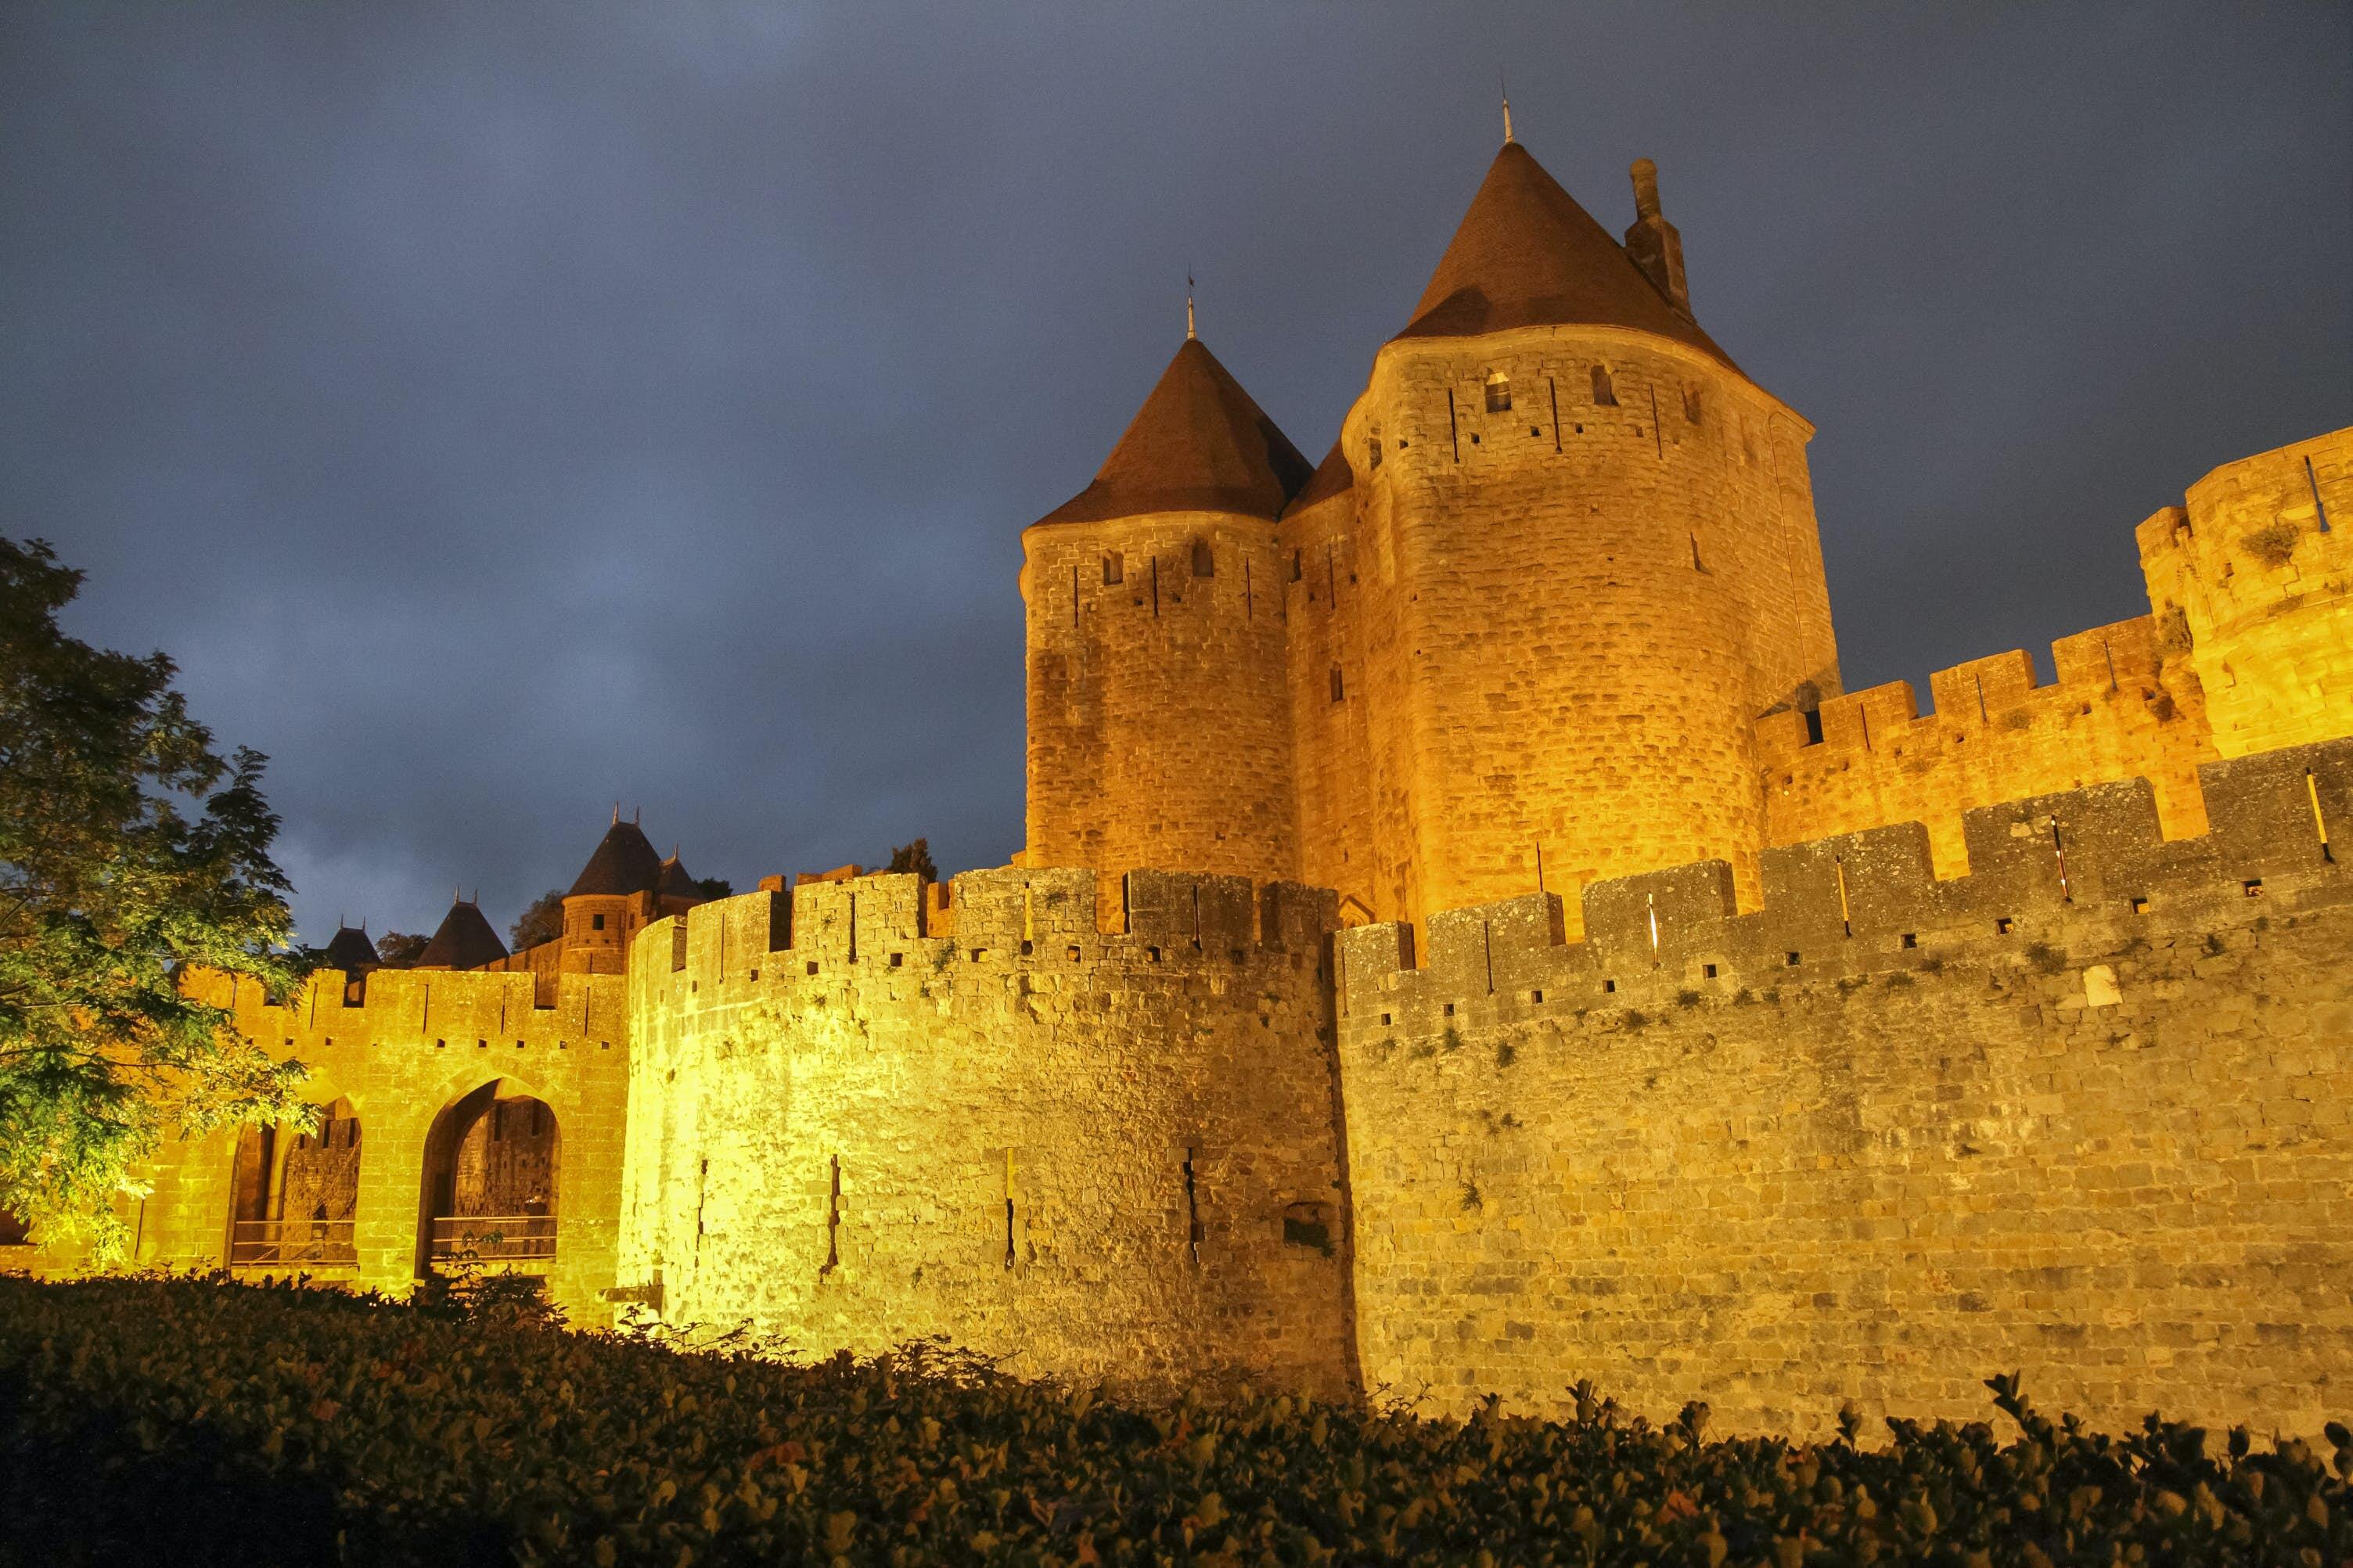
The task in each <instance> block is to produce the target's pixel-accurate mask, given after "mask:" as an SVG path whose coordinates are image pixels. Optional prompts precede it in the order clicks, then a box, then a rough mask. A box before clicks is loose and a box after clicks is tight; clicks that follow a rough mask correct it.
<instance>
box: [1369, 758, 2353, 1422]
mask: <svg viewBox="0 0 2353 1568" xmlns="http://www.w3.org/2000/svg"><path fill="white" fill-rule="evenodd" d="M2200 776H2201V780H2202V784H2203V789H2204V800H2205V807H2206V813H2207V816H2208V818H2209V821H2210V823H2211V828H2210V831H2209V832H2207V833H2206V834H2204V835H2202V836H2200V837H2195V838H2189V839H2179V840H2168V838H2167V837H2165V836H2164V834H2163V833H2162V831H2161V830H2160V825H2159V822H2158V811H2157V807H2156V801H2155V797H2154V794H2153V792H2152V790H2151V789H2150V788H2149V786H2148V784H2147V783H2146V782H2144V781H2140V780H2135V781H2132V782H2130V783H2126V784H2104V785H2099V786H2096V787H2094V788H2091V789H2086V790H2082V791H2073V792H2067V793H2063V794H2058V795H2042V796H2038V797H2034V798H2031V799H2027V800H2021V801H2015V802H2010V803H2006V804H2004V805H1999V806H1991V807H1986V808H1982V809H1978V810H1974V811H1970V812H1968V813H1967V814H1966V816H1965V817H1964V832H1965V837H1966V848H1967V852H1968V866H1969V868H1970V870H1969V873H1968V875H1967V876H1965V877H1960V878H1957V879H1941V880H1940V879H1937V878H1936V875H1935V868H1934V865H1933V862H1932V857H1931V853H1930V847H1929V841H1928V835H1927V834H1926V831H1925V830H1924V829H1922V828H1921V827H1920V826H1917V825H1905V826H1895V827H1888V828H1881V829H1874V830H1873V831H1870V832H1865V833H1859V834H1854V835H1851V836H1847V837H1841V838H1834V839H1829V840H1823V841H1820V842H1816V843H1811V844H1804V845H1797V846H1789V847H1782V848H1778V849H1774V850H1769V851H1767V854H1766V856H1765V857H1764V860H1763V866H1762V875H1763V880H1764V885H1765V898H1764V903H1763V906H1762V908H1760V909H1758V910H1754V911H1752V912H1749V913H1746V914H1744V913H1740V912H1737V910H1736V908H1735V906H1734V902H1733V900H1732V896H1731V882H1730V877H1729V873H1728V870H1727V868H1725V866H1724V865H1722V864H1721V863H1707V864H1703V865H1698V866H1691V867H1683V868H1677V869H1673V870H1669V871H1662V872H1658V873H1655V874H1652V875H1649V876H1642V877H1635V878H1630V879H1625V880H1622V881H1617V882H1610V883H1604V884H1599V885H1597V886H1595V887H1592V888H1589V889H1587V890H1586V897H1585V910H1584V913H1585V930H1586V939H1585V940H1584V941H1583V942H1577V943H1566V942H1561V941H1560V939H1559V935H1560V931H1561V929H1562V923H1563V922H1562V918H1561V910H1560V909H1559V904H1558V901H1557V900H1555V899H1551V898H1547V897H1538V896H1530V897H1526V898H1522V899H1517V900H1509V901H1507V902H1504V903H1501V904H1495V905H1489V906H1486V907H1483V908H1480V909H1473V910H1458V911H1454V912H1452V913H1450V914H1445V915H1440V916H1436V917H1433V918H1432V919H1431V920H1430V921H1429V922H1428V928H1427V933H1426V940H1425V942H1423V943H1422V944H1420V945H1421V948H1422V951H1421V952H1419V953H1417V952H1416V951H1415V947H1416V944H1415V943H1414V942H1412V940H1411V937H1410V933H1409V931H1408V930H1407V929H1406V928H1401V927H1397V926H1375V927H1366V928H1364V929H1361V930H1356V931H1346V932H1344V933H1342V935H1341V937H1340V939H1339V941H1338V943H1337V947H1338V952H1339V967H1340V976H1339V988H1340V990H1339V994H1340V1016H1339V1030H1340V1042H1341V1058H1342V1062H1343V1076H1344V1081H1345V1086H1346V1121H1347V1127H1346V1134H1347V1138H1348V1143H1349V1149H1350V1154H1351V1161H1352V1167H1353V1177H1352V1188H1353V1192H1354V1195H1355V1198H1356V1234H1357V1259H1358V1268H1357V1279H1356V1289H1357V1300H1358V1310H1359V1314H1360V1324H1361V1337H1360V1346H1361V1355H1362V1358H1363V1363H1364V1371H1365V1375H1366V1379H1367V1382H1368V1383H1371V1384H1384V1383H1386V1384H1390V1385H1392V1386H1395V1387H1398V1388H1401V1389H1406V1390H1409V1391H1421V1392H1423V1393H1425V1394H1426V1396H1427V1398H1428V1399H1429V1400H1430V1403H1431V1404H1432V1405H1434V1406H1436V1407H1440V1408H1448V1409H1457V1410H1459V1409H1461V1408H1464V1407H1465V1406H1466V1405H1468V1404H1469V1402H1470V1401H1471V1400H1472V1398H1473V1397H1475V1395H1477V1394H1480V1393H1482V1392H1485V1391H1495V1392H1500V1393H1503V1394H1505V1395H1506V1396H1507V1399H1508V1400H1510V1401H1511V1402H1513V1403H1516V1404H1520V1405H1523V1407H1525V1406H1527V1405H1533V1406H1535V1407H1536V1408H1538V1409H1542V1410H1557V1409H1559V1408H1561V1407H1562V1406H1563V1402H1564V1398H1565V1395H1564V1393H1563V1390H1564V1389H1565V1387H1566V1386H1567V1384H1570V1383H1572V1382H1574V1381H1575V1379H1576V1378H1577V1377H1578V1376H1581V1375H1589V1376H1591V1377H1593V1378H1594V1379H1595V1380H1596V1381H1597V1382H1598V1383H1599V1384H1601V1385H1602V1386H1603V1387H1605V1388H1607V1389H1609V1390H1610V1391H1612V1392H1614V1393H1617V1394H1620V1395H1621V1396H1630V1397H1631V1398H1632V1399H1633V1401H1634V1402H1635V1403H1636V1404H1638V1405H1640V1406H1641V1407H1642V1408H1644V1409H1646V1410H1650V1411H1652V1412H1653V1413H1659V1414H1672V1412H1673V1410H1674V1409H1675V1408H1677V1407H1678V1406H1679V1405H1681V1403H1682V1402H1683V1401H1684V1400H1686V1399H1704V1400H1707V1401H1709V1402H1710V1403H1711V1404H1712V1405H1714V1407H1715V1411H1716V1414H1717V1416H1718V1418H1719V1419H1728V1420H1731V1421H1733V1422H1735V1423H1736V1424H1738V1425H1740V1426H1747V1427H1759V1428H1761V1427H1767V1426H1770V1427H1776V1428H1780V1429H1788V1428H1792V1427H1794V1428H1795V1429H1798V1430H1800V1431H1819V1430H1822V1429H1824V1428H1825V1427H1826V1426H1828V1425H1829V1424H1830V1423H1831V1417H1832V1415H1834V1413H1835V1412H1836V1410H1837V1408H1838V1406H1839V1405H1840V1404H1841V1402H1842V1401H1845V1400H1849V1399H1852V1400H1853V1401H1854V1402H1855V1403H1856V1404H1857V1405H1859V1406H1861V1407H1862V1409H1863V1411H1864V1413H1865V1414H1866V1415H1872V1414H1875V1413H1881V1412H1883V1413H1888V1414H1899V1415H1953V1416H1977V1415H1982V1405H1983V1390H1982V1388H1981V1386H1980V1384H1979V1380H1980V1379H1981V1378H1983V1377H1984V1376H1987V1375H1989V1374H1990V1373H1991V1372H1993V1371H1998V1370H2008V1369H2015V1368H2021V1367H2022V1368H2023V1369H2024V1371H2025V1373H2026V1379H2027V1385H2028V1387H2029V1388H2030V1389H2031V1390H2034V1391H2036V1392H2037V1394H2038V1397H2039V1398H2040V1399H2042V1401H2043V1402H2044V1403H2046V1404H2052V1405H2068V1406H2070V1407H2073V1408H2077V1409H2082V1410H2086V1411H2089V1412H2093V1413H2096V1414H2098V1415H2101V1416H2102V1417H2103V1418H2105V1419H2113V1420H2123V1419H2128V1418H2130V1417H2131V1416H2132V1415H2134V1414H2135V1413H2137V1412H2139V1411H2144V1410H2147V1409H2148V1408H2151V1407H2153V1406H2159V1405H2161V1406H2163V1407H2164V1408H2166V1409H2167V1410H2168V1411H2179V1412H2181V1413H2182V1414H2183V1415H2186V1416H2189V1417H2192V1418H2197V1419H2201V1420H2211V1421H2218V1422H2230V1421H2242V1420H2244V1421H2256V1420H2260V1421H2263V1422H2266V1423H2270V1424H2274V1425H2277V1426H2284V1427H2287V1428H2289V1429H2296V1428H2299V1427H2304V1426H2316V1424H2317V1422H2318V1419H2319V1417H2320V1415H2321V1413H2322V1411H2323V1407H2325V1406H2327V1405H2329V1404H2331V1402H2332V1401H2334V1402H2335V1403H2341V1402H2342V1401H2341V1390H2342V1387H2343V1382H2344V1380H2345V1379H2347V1378H2348V1377H2353V1308H2348V1305H2347V1301H2346V1298H2345V1293H2344V1289H2343V1283H2344V1280H2345V1279H2347V1278H2348V1275H2353V1243H2348V1241H2347V1240H2346V1239H2345V1238H2346V1237H2348V1235H2353V1229H2348V1225H2347V1221H2348V1218H2353V1210H2348V1200H2347V1196H2346V1194H2347V1192H2348V1183H2353V1055H2348V1048H2347V1046H2348V1036H2353V989H2348V984H2347V982H2346V980H2345V975H2346V974H2347V973H2353V876H2348V868H2347V866H2346V864H2345V859H2346V856H2345V846H2346V845H2347V843H2348V841H2353V742H2332V743H2327V744H2320V745H2314V746H2307V747H2302V748H2296V749H2292V750H2286V751H2280V752H2270V753H2266V754H2263V755H2261V756H2257V757H2253V758H2248V759H2244V760H2241V761H2235V762H2226V763H2209V764H2207V765H2206V766H2205V767H2204V768H2202V769H2201V770H2200ZM2332 1390H2335V1391H2336V1392H2335V1393H2332V1392H2331V1391H2332Z"/></svg>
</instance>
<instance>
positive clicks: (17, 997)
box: [0, 538, 316, 1261]
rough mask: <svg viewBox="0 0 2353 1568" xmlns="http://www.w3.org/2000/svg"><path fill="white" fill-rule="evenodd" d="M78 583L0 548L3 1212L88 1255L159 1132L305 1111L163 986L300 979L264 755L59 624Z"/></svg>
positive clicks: (49, 559)
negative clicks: (84, 1244) (193, 980)
mask: <svg viewBox="0 0 2353 1568" xmlns="http://www.w3.org/2000/svg"><path fill="white" fill-rule="evenodd" d="M81 580H82V574H80V573H79V572H77V571H74V570H72V569H70V568H68V567H63V566H59V565H58V563H57V555H56V552H55V551H53V550H52V549H51V548H50V547H49V546H48V545H47V543H45V542H41V541H39V540H32V541H29V542H21V543H20V542H16V541H14V540H9V539H5V538H0V1208H5V1209H8V1210H11V1211H13V1212H14V1213H16V1215H18V1216H19V1217H20V1218H22V1219H23V1220H24V1221H26V1223H27V1224H29V1225H30V1226H32V1227H33V1229H34V1231H35V1233H36V1234H37V1235H39V1236H42V1237H46V1238H49V1239H69V1238H73V1237H83V1238H87V1239H88V1240H89V1241H90V1244H91V1249H92V1253H93V1256H94V1257H95V1258H97V1259H99V1260H101V1261H103V1260H107V1259H110V1258H115V1257H118V1256H120V1254H121V1247H122V1243H123V1241H124V1239H125V1236H126V1231H127V1227H126V1226H124V1225H123V1224H122V1222H121V1219H120V1218H119V1217H118V1216H117V1215H115V1213H114V1211H113V1200H114V1198H115V1197H116V1195H117V1194H132V1195H138V1194H142V1193H143V1191H144V1189H143V1186H142V1184H141V1182H140V1180H139V1174H138V1167H139V1165H140V1163H141V1162H142V1161H143V1160H144V1159H146V1158H147V1157H148V1156H149V1155H151V1154H152V1153H153V1151H154V1149H155V1148H156V1146H157V1144H158V1143H159V1142H160V1141H161V1140H162V1138H163V1137H164V1134H165V1133H166V1132H167V1131H181V1132H185V1133H188V1134H198V1133H203V1132H206V1131H211V1130H212V1129H214V1128H216V1127H220V1126H224V1125H228V1124H234V1123H240V1122H256V1121H290V1122H293V1123H294V1124H296V1125H298V1126H302V1127H311V1126H313V1125H315V1117H316V1113H315V1112H314V1111H312V1110H311V1108H310V1107H308V1106H306V1105H304V1104H303V1103H302V1101H301V1095H300V1089H301V1081H302V1078H303V1073H304V1069H303V1068H302V1067H301V1064H300V1063H297V1062H275V1061H272V1060H271V1059H270V1058H269V1055H268V1054H267V1053H266V1052H264V1051H263V1050H262V1049H261V1047H259V1046H258V1045H256V1044H255V1043H254V1042H252V1041H250V1040H248V1039H246V1038H245V1037H242V1036H241V1035H239V1034H237V1030H236V1027H235V1024H234V1020H233V1018H232V1016H231V1015H230V1014H229V1013H228V1012H227V1010H226V1009H224V1008H221V1007H217V1006H214V1005H209V1004H207V1003H206V1002H205V1001H203V1000H201V999H199V998H198V997H196V996H194V995H191V994H187V993H186V992H185V991H183V989H182V988H181V985H180V984H179V980H180V975H181V973H182V972H183V971H184V970H185V969H187V968H190V967H202V968H206V969H209V970H213V971H215V972H216V973H222V974H226V975H229V976H233V977H237V978H238V979H241V980H250V981H256V982H259V984H260V985H261V987H262V989H263V991H264V992H265V994H269V995H271V996H273V997H280V998H282V997H284V996H286V995H288V994H290V993H291V991H292V990H293V988H294V986H295V985H296V984H299V983H300V981H301V977H302V973H303V967H304V964H303V961H302V960H301V958H300V957H298V956H297V955H295V954H294V953H293V952H292V951H291V950H290V946H289V942H290V937H291V935H292V921H291V918H290V914H289V912H288V910H287V907H286V899H285V894H286V893H287V892H288V890H289V887H288V883H287V881H286V878H285V876H284V875H283V873H281V872H280V870H279V868H278V867H277V866H276V865H275V864H274V863H272V861H271V860H270V858H269V845H270V841H271V840H272V839H273V838H274V837H276V836H277V832H278V818H277V816H275V815H274V814H272V813H271V811H270V810H269V805H268V804H267V803H266V802H264V800H263V799H262V795H261V773H262V766H263V763H264V762H265V761H266V760H267V759H265V758H264V757H262V756H261V754H260V753H259V752H252V751H248V750H247V749H245V748H243V747H239V748H238V749H237V751H236V752H233V753H232V754H231V756H230V757H229V759H228V760H227V761H224V760H223V759H222V758H221V757H220V756H218V755H217V754H216V753H215V752H214V751H213V738H212V734H211V731H208V730H206V728H205V727H204V726H203V725H201V724H199V723H197V722H195V721H194V720H193V719H191V718H189V716H188V712H187V708H186V704H185V700H183V699H182V697H181V696H180V694H179V693H178V692H176V691H174V690H173V689H172V679H173V677H174V675H175V674H176V673H177V670H176V668H175V667H174V665H173V663H172V661H171V660H170V659H169V658H165V657H164V655H162V654H160V653H153V654H149V655H148V656H147V657H146V658H133V657H132V656H130V655H127V654H121V653H112V652H109V651H106V650H103V649H99V648H93V647H90V645H89V644H87V643H84V642H80V641H79V640H77V639H75V638H73V637H67V636H66V635H65V634H64V633H63V632H62V631H60V630H59V629H58V619H57V617H58V611H59V610H60V609H61V608H63V607H64V606H65V605H67V604H68V603H69V602H70V601H71V600H72V599H73V597H74V595H76V594H77V593H79V591H80V587H81Z"/></svg>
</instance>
